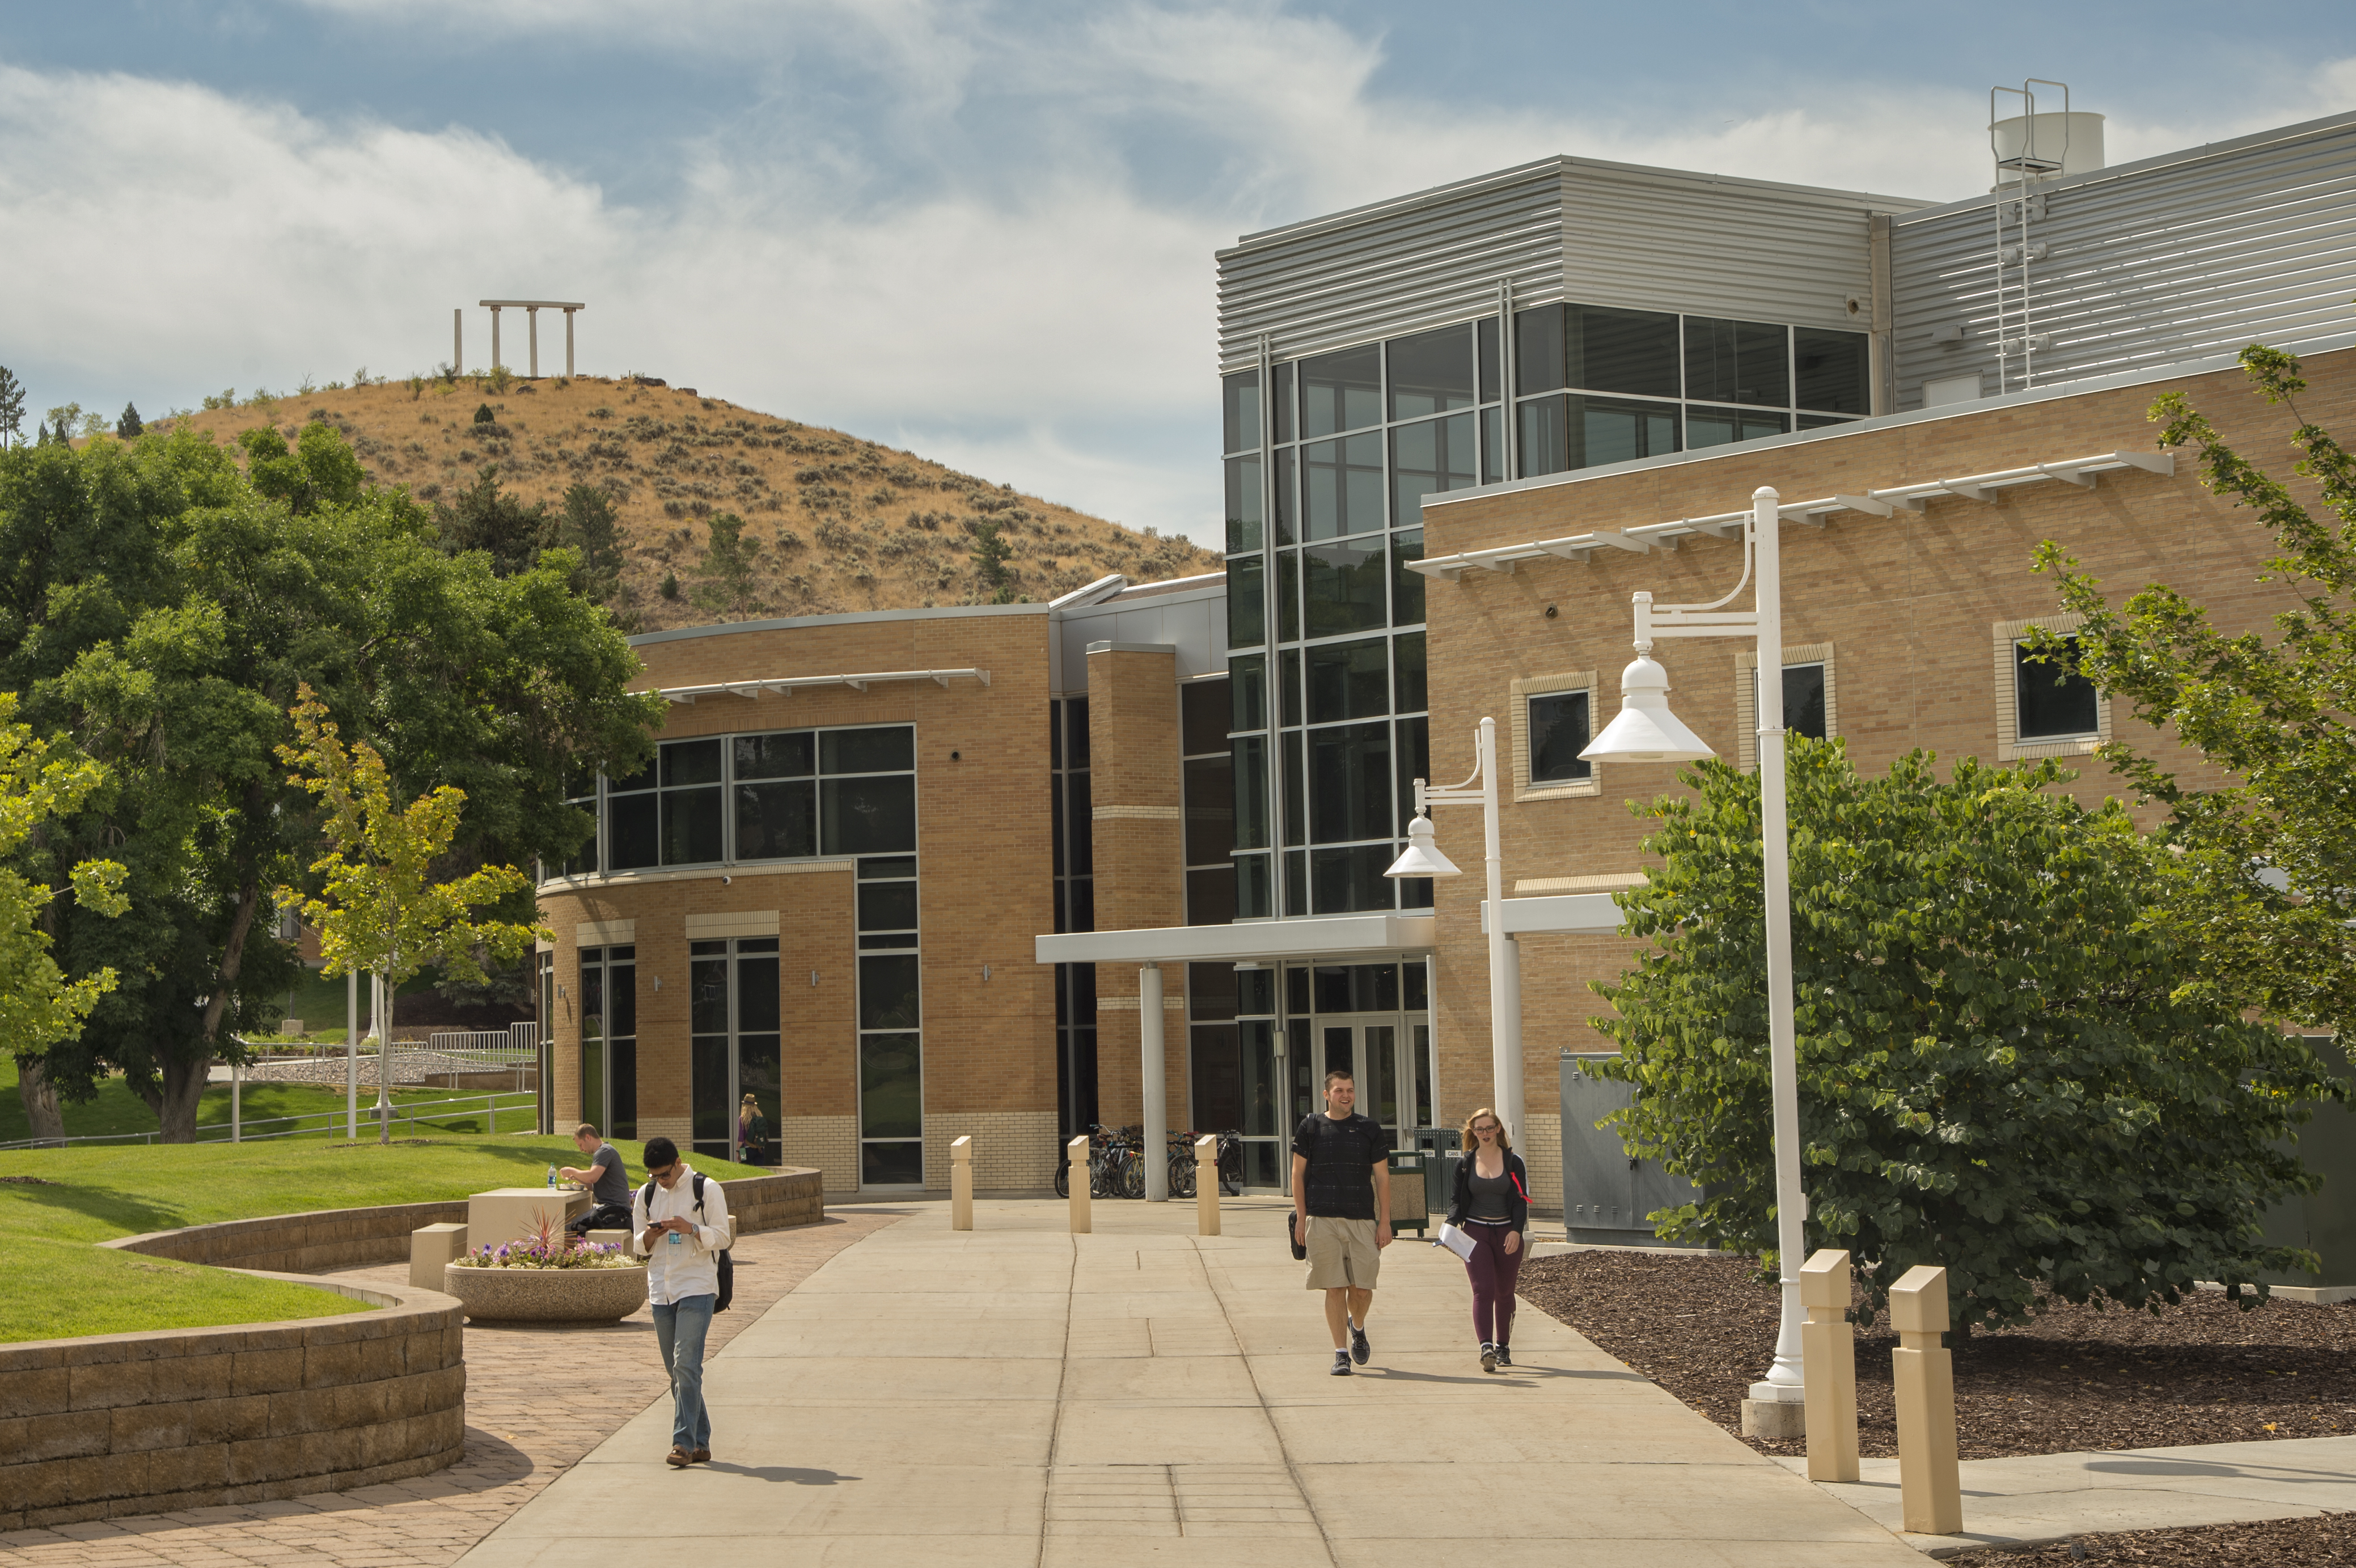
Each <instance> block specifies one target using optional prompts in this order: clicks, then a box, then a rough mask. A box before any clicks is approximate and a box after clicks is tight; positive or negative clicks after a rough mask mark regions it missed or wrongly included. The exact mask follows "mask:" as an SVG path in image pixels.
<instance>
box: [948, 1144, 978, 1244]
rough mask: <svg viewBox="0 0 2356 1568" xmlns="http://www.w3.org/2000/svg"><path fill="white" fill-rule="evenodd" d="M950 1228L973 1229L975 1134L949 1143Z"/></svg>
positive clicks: (955, 1229)
mask: <svg viewBox="0 0 2356 1568" xmlns="http://www.w3.org/2000/svg"><path fill="white" fill-rule="evenodd" d="M949 1229H950V1230H952V1231H970V1230H972V1229H973V1135H972V1134H970V1133H969V1134H967V1135H966V1136H964V1137H961V1138H959V1139H958V1140H957V1141H956V1142H954V1143H952V1144H950V1145H949Z"/></svg>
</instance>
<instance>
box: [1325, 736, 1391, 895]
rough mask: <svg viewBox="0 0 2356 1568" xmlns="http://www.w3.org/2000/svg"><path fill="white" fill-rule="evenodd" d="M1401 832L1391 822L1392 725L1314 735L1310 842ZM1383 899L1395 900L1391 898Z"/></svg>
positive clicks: (1386, 837) (1384, 836)
mask: <svg viewBox="0 0 2356 1568" xmlns="http://www.w3.org/2000/svg"><path fill="white" fill-rule="evenodd" d="M1395 831H1397V829H1396V827H1395V826H1394V825H1393V823H1392V821H1391V727H1390V724H1389V721H1388V720H1376V721H1375V722H1373V723H1366V724H1336V725H1333V726H1330V727H1328V728H1326V729H1323V730H1312V731H1309V838H1310V842H1312V843H1313V844H1331V843H1335V842H1338V841H1341V840H1344V839H1350V838H1375V837H1380V838H1384V839H1388V838H1389V837H1390V836H1391V835H1392V834H1393V833H1394V832H1395ZM1384 864H1386V865H1388V864H1389V862H1388V861H1385V862H1384ZM1384 902H1385V903H1387V902H1389V901H1388V900H1387V899H1386V900H1384Z"/></svg>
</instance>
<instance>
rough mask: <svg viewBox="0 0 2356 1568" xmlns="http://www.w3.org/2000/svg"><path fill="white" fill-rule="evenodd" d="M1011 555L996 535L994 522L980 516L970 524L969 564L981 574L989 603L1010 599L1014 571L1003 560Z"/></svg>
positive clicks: (1012, 592) (1010, 558)
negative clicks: (970, 561)
mask: <svg viewBox="0 0 2356 1568" xmlns="http://www.w3.org/2000/svg"><path fill="white" fill-rule="evenodd" d="M1013 558H1014V552H1013V551H1012V549H1008V548H1007V544H1006V541H1005V540H1004V539H1000V538H999V537H998V525H997V524H996V523H994V522H990V521H987V520H984V521H982V522H979V523H976V524H974V526H973V566H974V570H975V571H978V572H980V574H981V586H982V588H983V589H984V590H985V591H986V592H988V593H989V595H990V603H992V604H1011V603H1013V601H1014V573H1013V572H1012V571H1008V570H1007V566H1006V563H1007V562H1008V561H1009V560H1012V559H1013Z"/></svg>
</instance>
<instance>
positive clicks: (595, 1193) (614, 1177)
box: [589, 1144, 630, 1209]
mask: <svg viewBox="0 0 2356 1568" xmlns="http://www.w3.org/2000/svg"><path fill="white" fill-rule="evenodd" d="M589 1163H590V1164H591V1165H593V1166H594V1167H596V1168H597V1179H596V1180H595V1181H594V1182H593V1183H591V1184H590V1188H589V1195H590V1196H591V1197H592V1198H594V1199H595V1200H597V1201H598V1202H600V1203H611V1204H614V1205H616V1207H619V1208H623V1209H626V1208H628V1207H629V1206H630V1179H629V1178H628V1177H626V1176H625V1175H623V1174H622V1156H621V1151H620V1150H618V1149H616V1148H615V1147H614V1146H613V1145H612V1144H599V1145H598V1146H597V1152H596V1153H595V1154H594V1155H591V1156H590V1157H589Z"/></svg>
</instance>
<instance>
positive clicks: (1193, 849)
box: [1178, 676, 1238, 925]
mask: <svg viewBox="0 0 2356 1568" xmlns="http://www.w3.org/2000/svg"><path fill="white" fill-rule="evenodd" d="M1233 708H1234V699H1232V698H1230V697H1229V696H1228V695H1227V679H1226V677H1224V676H1222V677H1215V678H1212V679H1208V680H1190V681H1188V682H1187V683H1186V684H1185V685H1183V686H1182V687H1180V688H1178V730H1179V734H1180V736H1181V741H1180V745H1181V746H1182V748H1183V752H1184V760H1183V763H1181V764H1180V766H1181V768H1182V770H1183V771H1182V773H1181V780H1182V784H1183V789H1184V792H1185V795H1184V798H1185V805H1184V813H1185V817H1184V821H1185V828H1184V833H1183V845H1184V855H1185V862H1186V923H1187V924H1189V925H1225V924H1226V923H1227V922H1229V921H1231V920H1233V919H1235V917H1236V871H1235V861H1234V860H1233V859H1230V857H1232V856H1233V855H1234V853H1235V851H1236V849H1237V843H1238V841H1237V832H1236V827H1237V824H1236V783H1235V759H1234V757H1233V755H1232V753H1231V752H1229V750H1228V744H1227V720H1228V715H1229V713H1230V712H1231V711H1232V710H1233Z"/></svg>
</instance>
